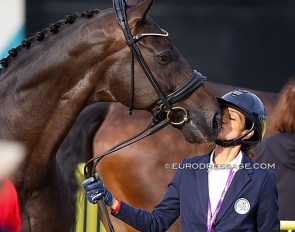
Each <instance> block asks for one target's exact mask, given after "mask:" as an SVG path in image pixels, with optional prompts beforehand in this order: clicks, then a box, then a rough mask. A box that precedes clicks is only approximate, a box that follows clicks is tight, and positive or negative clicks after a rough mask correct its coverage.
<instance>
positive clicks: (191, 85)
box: [84, 0, 206, 232]
mask: <svg viewBox="0 0 295 232" xmlns="http://www.w3.org/2000/svg"><path fill="white" fill-rule="evenodd" d="M113 8H114V11H115V14H116V19H117V22H118V23H119V25H120V27H121V28H122V30H123V33H124V37H125V39H126V44H127V45H128V46H129V48H130V52H131V59H130V60H131V94H130V105H129V114H133V101H134V56H135V57H136V59H137V61H138V63H139V64H140V66H141V68H142V70H143V71H144V73H145V75H146V76H147V78H148V80H149V82H150V83H151V85H152V86H153V88H154V89H155V91H156V93H157V94H158V96H159V97H160V100H159V101H158V102H157V105H158V110H156V111H155V112H153V114H152V115H153V116H152V122H151V123H150V124H149V125H148V126H147V128H146V129H145V130H143V131H142V132H140V133H138V134H136V135H134V136H133V137H131V138H129V139H127V140H125V141H123V142H121V143H119V144H117V145H116V146H114V147H112V148H111V149H109V150H108V151H106V152H105V153H103V154H102V155H100V156H95V157H93V158H92V159H90V160H89V161H88V162H87V163H86V164H85V166H84V176H85V179H86V178H89V174H88V172H87V166H88V165H89V164H90V163H91V162H93V161H95V163H94V165H93V167H92V177H93V178H96V179H99V175H98V174H97V173H95V172H96V166H97V164H98V162H99V161H100V160H101V159H102V158H103V157H105V156H106V155H109V154H111V153H113V152H115V151H118V150H120V149H122V148H124V147H126V146H129V145H130V144H133V143H135V142H137V141H139V140H141V139H143V138H146V137H147V136H150V135H152V134H154V133H156V132H157V131H159V130H161V129H162V128H164V127H165V126H167V125H168V124H169V123H171V124H174V125H182V124H183V123H185V122H186V121H187V120H188V113H187V111H186V110H185V109H184V108H182V107H177V106H176V107H173V106H172V105H173V104H174V103H176V102H178V101H180V100H181V99H183V98H184V97H186V96H188V95H189V94H191V93H192V92H193V91H194V90H196V89H197V88H198V87H199V86H200V85H201V84H203V82H204V81H205V80H206V78H205V77H204V76H202V74H201V73H199V72H197V71H196V70H194V72H193V74H192V75H191V76H190V78H189V79H188V80H187V81H186V82H185V83H184V84H183V85H182V86H180V87H179V88H178V89H177V90H175V91H174V92H172V93H170V94H168V95H167V96H165V94H164V91H163V90H162V88H161V86H160V85H159V83H158V82H157V80H156V78H155V77H154V75H153V73H152V72H151V70H150V69H149V67H148V65H147V64H146V62H145V60H144V58H143V56H142V54H141V52H140V49H139V48H138V46H137V44H136V43H137V42H138V41H139V40H140V39H141V38H143V37H146V36H162V37H167V36H168V33H167V32H166V31H165V30H163V29H160V30H161V31H162V32H163V33H162V34H160V33H143V34H137V35H135V36H133V35H132V34H131V31H130V28H129V26H128V21H127V17H126V9H125V2H124V0H114V1H113ZM176 111H183V113H184V118H183V120H182V121H180V122H175V121H174V122H173V121H172V120H171V115H173V113H174V112H176ZM164 113H166V119H165V120H163V121H161V118H162V116H163V114H164ZM97 203H98V204H99V206H100V207H101V210H102V212H103V214H104V216H105V218H106V220H107V223H108V227H109V229H110V231H111V232H114V231H115V230H114V228H113V225H112V222H111V220H110V217H109V215H108V211H107V209H106V206H105V204H104V202H103V199H100V200H98V202H97Z"/></svg>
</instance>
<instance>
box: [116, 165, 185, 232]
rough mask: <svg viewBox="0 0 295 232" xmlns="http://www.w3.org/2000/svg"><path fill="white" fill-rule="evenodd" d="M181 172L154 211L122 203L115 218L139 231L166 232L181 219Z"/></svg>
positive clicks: (178, 171)
mask: <svg viewBox="0 0 295 232" xmlns="http://www.w3.org/2000/svg"><path fill="white" fill-rule="evenodd" d="M180 179H181V170H180V169H178V170H176V172H175V174H174V176H173V178H172V180H171V182H170V183H169V185H168V188H167V190H166V192H165V194H164V196H163V197H162V199H161V201H160V202H159V204H158V205H157V206H156V207H155V208H154V209H153V211H146V210H143V209H138V208H135V207H132V206H131V205H128V204H127V203H125V202H122V205H121V207H120V210H119V211H118V213H117V214H115V215H114V216H115V217H116V218H118V219H120V220H122V221H124V222H125V223H127V224H128V225H130V226H132V227H133V228H135V229H136V230H139V231H143V232H144V231H149V232H153V231H154V232H161V231H166V230H167V229H168V228H169V227H170V226H171V225H172V224H173V223H174V222H175V220H176V219H177V218H178V217H179V214H180V208H179V202H180V201H179V186H180Z"/></svg>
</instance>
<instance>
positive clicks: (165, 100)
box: [113, 0, 206, 124]
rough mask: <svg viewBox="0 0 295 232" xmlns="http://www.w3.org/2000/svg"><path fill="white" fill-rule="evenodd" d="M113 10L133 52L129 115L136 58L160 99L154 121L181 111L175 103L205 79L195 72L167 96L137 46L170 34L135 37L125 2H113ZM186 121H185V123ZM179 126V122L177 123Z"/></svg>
mask: <svg viewBox="0 0 295 232" xmlns="http://www.w3.org/2000/svg"><path fill="white" fill-rule="evenodd" d="M113 8H114V11H115V14H116V20H117V22H118V23H119V25H120V27H121V28H122V31H123V33H124V37H125V40H126V44H127V45H128V46H129V48H130V52H131V59H130V60H131V94H130V96H131V97H130V105H129V114H133V101H134V56H135V57H136V59H137V61H138V63H139V64H140V66H141V68H142V70H143V71H144V73H145V75H146V76H147V78H148V80H149V82H150V83H151V85H152V86H153V88H154V89H155V91H156V93H157V94H158V96H159V97H160V100H159V101H158V102H157V105H158V107H159V110H158V111H156V112H155V113H154V114H153V120H154V121H158V120H159V118H161V116H162V114H163V113H164V112H167V118H168V114H170V113H171V111H173V110H180V107H177V109H175V108H174V107H172V105H173V104H174V103H176V102H177V101H179V100H181V99H182V98H183V97H185V96H187V95H188V94H190V93H192V92H193V91H194V90H196V89H197V88H198V87H199V86H200V85H201V84H203V82H204V81H205V79H206V78H205V77H204V76H202V74H201V73H199V72H197V71H196V70H194V72H193V74H192V75H191V77H190V78H189V79H188V80H187V81H186V82H185V83H184V84H183V85H182V86H181V87H180V88H178V89H177V90H175V91H174V92H172V93H170V94H169V95H168V96H165V94H164V91H163V90H162V88H161V86H160V85H159V83H158V82H157V80H156V78H155V77H154V75H153V73H152V72H151V70H150V69H149V67H148V65H147V64H146V62H145V60H144V58H143V56H142V54H141V52H140V49H139V48H138V46H137V44H136V43H137V42H138V41H139V40H140V39H141V38H143V37H146V36H163V37H167V36H168V33H167V32H166V31H165V30H163V29H161V31H162V32H163V33H162V34H159V33H143V34H137V35H135V36H133V35H132V34H131V31H130V28H129V25H128V21H127V17H126V9H125V2H124V0H114V1H113ZM181 110H183V111H184V113H185V114H187V112H186V110H185V109H183V108H181ZM184 122H185V120H183V123H184ZM170 123H172V124H175V123H174V122H171V121H170ZM177 124H179V122H177Z"/></svg>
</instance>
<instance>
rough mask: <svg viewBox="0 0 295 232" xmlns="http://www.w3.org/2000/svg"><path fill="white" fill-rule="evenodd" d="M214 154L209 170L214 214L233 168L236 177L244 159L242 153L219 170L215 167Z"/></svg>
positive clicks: (209, 186)
mask: <svg viewBox="0 0 295 232" xmlns="http://www.w3.org/2000/svg"><path fill="white" fill-rule="evenodd" d="M214 152H215V150H213V151H212V153H211V156H210V168H209V169H208V188H209V197H210V203H211V212H212V213H214V212H215V210H216V207H217V204H218V202H219V200H220V197H221V194H222V192H223V190H224V188H225V184H226V181H227V179H228V176H229V172H230V170H231V168H232V169H233V171H234V175H235V173H236V172H237V171H238V170H239V166H240V164H241V162H242V157H243V155H242V152H241V151H240V152H239V154H238V155H237V157H236V158H235V159H234V160H232V161H231V162H230V163H228V164H226V165H224V166H222V165H220V166H219V168H218V167H214V163H213V157H214Z"/></svg>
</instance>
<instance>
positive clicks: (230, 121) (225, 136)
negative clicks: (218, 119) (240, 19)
mask: <svg viewBox="0 0 295 232" xmlns="http://www.w3.org/2000/svg"><path fill="white" fill-rule="evenodd" d="M222 114H223V116H222V126H221V129H220V131H219V133H218V137H217V139H219V140H221V141H225V140H231V139H234V138H237V137H239V136H240V135H242V134H244V133H246V132H247V129H245V123H246V121H245V117H244V115H243V114H242V113H241V112H239V111H238V110H236V109H234V108H231V107H223V108H222Z"/></svg>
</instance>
